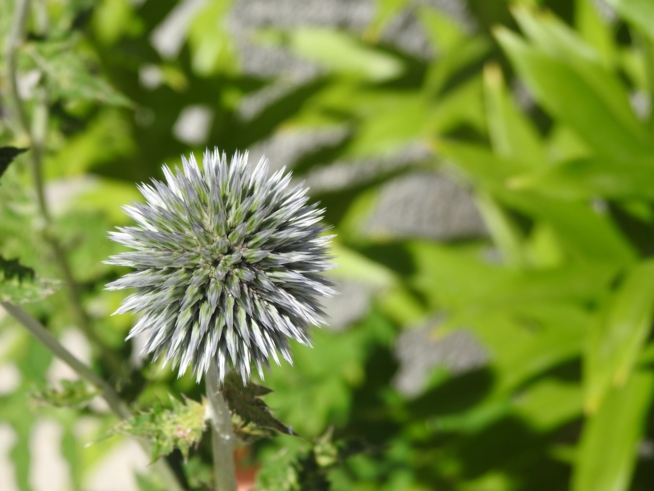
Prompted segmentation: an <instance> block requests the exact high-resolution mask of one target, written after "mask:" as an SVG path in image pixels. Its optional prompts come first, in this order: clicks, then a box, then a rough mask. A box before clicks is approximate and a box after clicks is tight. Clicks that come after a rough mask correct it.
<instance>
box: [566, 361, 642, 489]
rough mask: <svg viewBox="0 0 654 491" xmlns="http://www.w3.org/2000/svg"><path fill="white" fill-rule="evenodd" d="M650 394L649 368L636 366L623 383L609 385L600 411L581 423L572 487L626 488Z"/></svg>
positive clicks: (633, 464) (634, 460)
mask: <svg viewBox="0 0 654 491" xmlns="http://www.w3.org/2000/svg"><path fill="white" fill-rule="evenodd" d="M652 394H654V373H652V371H651V370H648V371H645V370H638V371H636V372H635V373H634V374H633V376H632V377H631V378H630V379H629V381H628V382H627V384H626V385H624V386H623V387H615V388H613V389H611V391H610V392H609V393H608V394H607V397H606V399H605V400H604V402H603V404H602V405H601V406H600V408H599V411H598V412H597V413H596V414H593V415H592V416H590V417H589V418H588V420H587V421H586V423H585V425H584V429H583V433H582V436H581V442H580V443H579V448H578V452H577V458H576V464H575V467H574V474H573V477H572V490H573V491H625V490H627V489H629V483H630V480H631V474H632V472H633V468H634V466H635V463H636V456H637V448H638V443H639V441H640V439H641V438H642V432H643V429H644V424H645V418H646V417H647V414H648V411H649V408H650V404H651V401H652Z"/></svg>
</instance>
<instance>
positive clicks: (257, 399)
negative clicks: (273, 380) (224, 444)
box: [221, 372, 293, 442]
mask: <svg viewBox="0 0 654 491" xmlns="http://www.w3.org/2000/svg"><path fill="white" fill-rule="evenodd" d="M221 392H222V394H223V397H224V398H225V401H226V402H227V405H228V406H229V409H230V410H231V412H232V424H233V426H234V432H235V433H236V435H237V436H238V437H239V438H241V439H242V440H244V441H246V442H249V441H253V440H257V439H259V438H263V437H269V436H273V435H274V434H275V432H279V433H282V434H287V435H292V434H293V430H291V429H290V428H289V427H287V426H285V425H284V424H283V423H281V422H280V421H278V420H276V419H275V418H274V417H273V416H272V414H270V409H269V408H268V406H266V403H265V402H263V400H262V399H261V396H265V395H266V394H270V393H271V392H272V390H270V389H268V388H267V387H263V386H262V385H257V384H254V383H252V382H248V383H247V385H245V386H244V385H243V382H242V381H241V379H240V377H239V376H238V375H237V374H236V373H235V372H230V373H229V374H228V375H227V377H225V382H224V384H223V387H222V389H221Z"/></svg>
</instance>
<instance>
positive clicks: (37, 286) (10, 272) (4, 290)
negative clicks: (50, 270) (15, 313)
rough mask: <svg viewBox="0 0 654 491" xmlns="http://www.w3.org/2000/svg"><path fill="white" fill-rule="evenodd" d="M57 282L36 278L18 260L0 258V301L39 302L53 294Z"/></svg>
mask: <svg viewBox="0 0 654 491" xmlns="http://www.w3.org/2000/svg"><path fill="white" fill-rule="evenodd" d="M57 286H58V282H57V281H54V280H45V279H41V278H38V277H37V276H36V274H35V272H34V270H33V269H32V268H29V267H27V266H23V265H22V264H20V262H19V261H18V259H5V258H4V257H2V256H0V300H2V301H6V302H13V303H26V302H35V301H37V300H41V299H43V298H45V297H47V296H48V295H50V294H52V293H54V291H55V290H56V289H57Z"/></svg>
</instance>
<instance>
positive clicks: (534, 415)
mask: <svg viewBox="0 0 654 491" xmlns="http://www.w3.org/2000/svg"><path fill="white" fill-rule="evenodd" d="M514 407H515V409H514V410H515V412H516V413H517V414H518V415H519V416H520V417H522V418H525V420H527V422H528V423H529V424H530V425H532V426H533V427H535V428H538V429H539V430H540V431H547V430H551V429H554V428H557V427H560V426H561V425H563V424H565V423H568V422H570V421H572V420H574V419H576V418H578V417H579V415H581V414H582V397H581V391H580V390H579V386H578V385H577V384H576V383H568V382H563V381H558V380H551V379H546V380H543V381H541V382H538V383H536V384H534V385H533V386H530V387H528V388H527V389H526V390H524V391H521V392H520V393H519V394H518V395H517V396H516V397H515V398H514Z"/></svg>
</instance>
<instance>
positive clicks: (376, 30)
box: [365, 0, 409, 41]
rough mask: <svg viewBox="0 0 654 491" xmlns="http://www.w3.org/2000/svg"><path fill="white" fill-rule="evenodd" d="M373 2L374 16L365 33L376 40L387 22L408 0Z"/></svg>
mask: <svg viewBox="0 0 654 491" xmlns="http://www.w3.org/2000/svg"><path fill="white" fill-rule="evenodd" d="M375 4H376V9H375V16H374V18H373V19H372V21H371V22H370V24H369V25H368V27H367V28H366V34H365V35H366V37H367V38H370V39H374V40H375V41H376V40H377V39H378V38H379V36H380V34H381V33H382V32H383V30H384V28H385V27H386V26H387V25H388V23H389V22H391V21H392V20H393V18H394V17H395V16H397V14H399V13H400V12H401V11H402V10H403V9H404V8H405V7H406V6H407V5H408V4H409V0H375Z"/></svg>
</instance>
